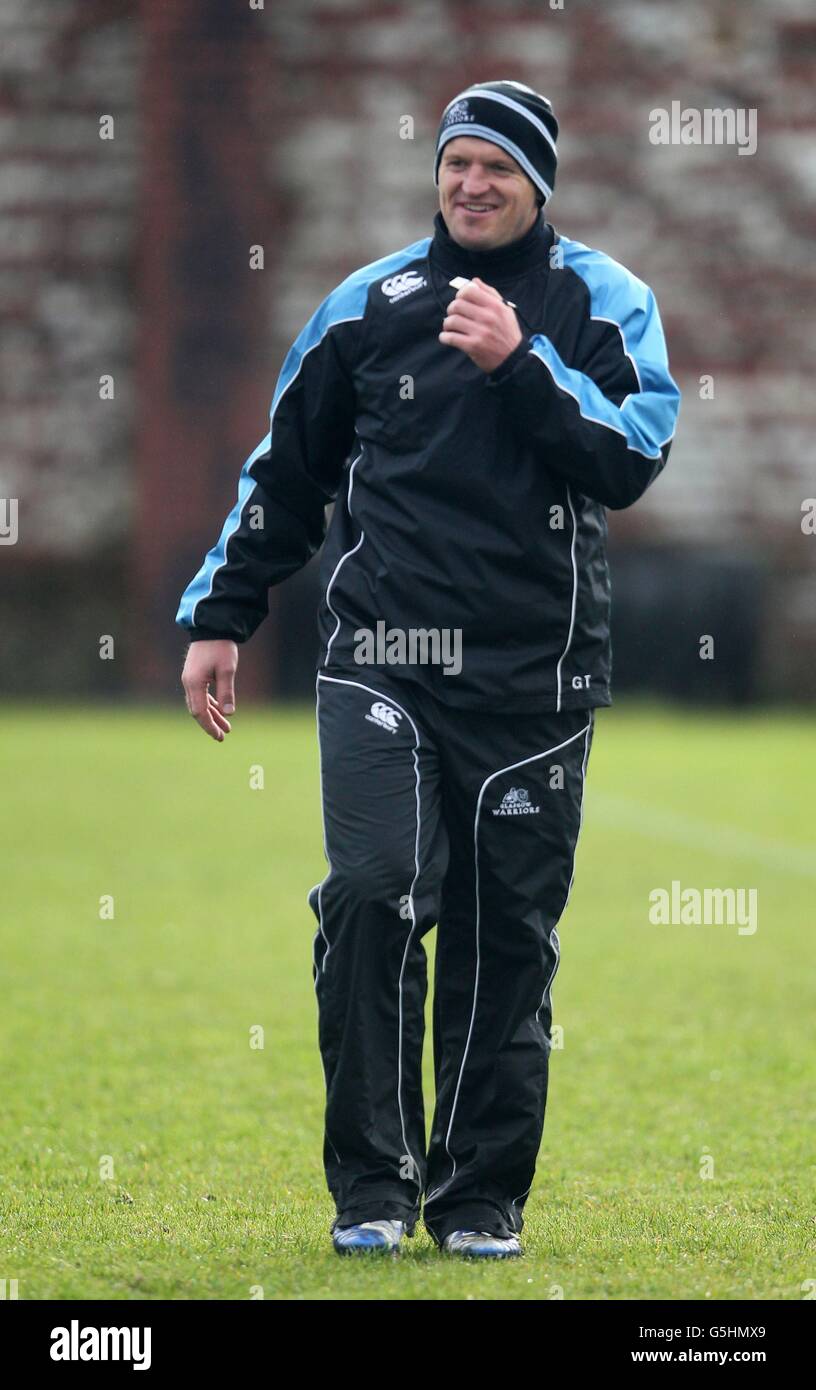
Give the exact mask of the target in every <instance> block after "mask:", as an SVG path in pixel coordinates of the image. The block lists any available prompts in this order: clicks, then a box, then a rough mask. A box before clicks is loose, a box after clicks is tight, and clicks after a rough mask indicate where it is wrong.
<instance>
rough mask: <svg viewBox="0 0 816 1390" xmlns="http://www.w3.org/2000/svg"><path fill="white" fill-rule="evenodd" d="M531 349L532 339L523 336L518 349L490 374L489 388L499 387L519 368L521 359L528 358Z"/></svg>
mask: <svg viewBox="0 0 816 1390" xmlns="http://www.w3.org/2000/svg"><path fill="white" fill-rule="evenodd" d="M531 347H532V343H531V342H530V339H529V338H528V337H527V335H526V334H522V339H521V342H520V343H519V345H518V347H514V348H513V351H512V352H511V353H510V355H509V357H505V359H504V361H503V362H500V363H499V365H498V367H496V368H495V370H494V371H492V372H488V376H487V384H488V386H498V384H499V382H500V381H504V379H505V377H507V376H509V375H510V373H511V372H512V371H513V368H514V367H516V366H518V363H519V362H520V361H521V359H522V358H523V357H526V356H527V353H528V352H529V351H530V348H531Z"/></svg>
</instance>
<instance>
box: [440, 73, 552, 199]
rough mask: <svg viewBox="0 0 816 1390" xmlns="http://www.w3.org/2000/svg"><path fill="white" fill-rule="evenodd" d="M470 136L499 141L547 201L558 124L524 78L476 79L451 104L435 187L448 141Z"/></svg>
mask: <svg viewBox="0 0 816 1390" xmlns="http://www.w3.org/2000/svg"><path fill="white" fill-rule="evenodd" d="M458 135H472V136H476V137H477V138H478V139H480V140H490V141H491V143H492V144H494V145H500V146H501V148H502V149H503V150H506V151H507V153H508V154H510V155H512V156H513V158H514V159H515V161H516V163H517V164H520V165H521V168H522V169H523V170H524V172H525V174H526V175H527V177H528V178H529V179H531V180H532V182H533V183H534V184H535V186H536V188H537V189H538V191H539V194H540V195H541V196H540V198H539V199H538V202H539V204H542V203H545V202H546V201H547V199H548V198H549V197H550V195H551V194H552V191H553V188H554V187H555V169H556V165H557V163H558V153H557V151H556V148H555V142H556V140H557V138H558V122H557V120H556V119H555V116H554V115H553V109H552V106H551V105H550V103H549V101H548V100H547V98H546V97H543V96H541V95H540V93H539V92H534V91H533V89H532V87H526V86H525V85H524V83H523V82H513V81H510V80H507V81H503V82H475V83H474V84H473V86H472V87H466V88H465V90H464V91H463V92H460V93H459V95H458V96H456V97H454V98H453V101H451V102H449V103H448V105H447V106H446V107H445V110H444V111H443V113H442V120H441V121H440V123H439V131H438V133H437V136H436V159H435V161H434V183H435V184H436V186H437V187H439V161H440V160H441V158H442V150H443V148H444V147H445V145H446V144H447V143H448V141H449V140H455V139H456V137H457V136H458Z"/></svg>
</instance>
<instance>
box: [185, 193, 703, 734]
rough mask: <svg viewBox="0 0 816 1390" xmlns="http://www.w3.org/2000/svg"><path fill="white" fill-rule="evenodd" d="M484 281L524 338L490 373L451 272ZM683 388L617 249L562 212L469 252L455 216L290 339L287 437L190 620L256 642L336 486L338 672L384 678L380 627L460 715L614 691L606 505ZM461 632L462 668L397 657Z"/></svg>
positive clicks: (323, 622) (360, 276)
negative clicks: (458, 325)
mask: <svg viewBox="0 0 816 1390" xmlns="http://www.w3.org/2000/svg"><path fill="white" fill-rule="evenodd" d="M474 275H479V276H480V277H481V278H482V279H483V280H484V281H485V282H486V283H488V284H490V285H493V286H495V288H496V289H498V290H499V292H500V293H501V294H502V295H503V297H504V298H505V299H508V300H511V301H512V302H513V304H514V306H515V307H516V311H517V317H518V320H519V324H520V326H521V329H522V333H523V335H524V336H523V338H522V342H521V343H520V345H519V346H518V348H517V349H516V350H515V351H514V352H513V353H512V354H511V356H510V357H509V358H507V359H506V360H505V361H504V362H503V363H502V364H501V366H500V367H499V368H498V369H497V370H496V371H494V372H493V373H491V374H489V375H488V374H486V373H485V372H483V371H482V370H481V369H480V368H479V367H477V366H475V364H474V363H473V362H471V360H470V359H469V358H468V357H467V356H465V354H464V353H462V352H461V351H460V350H459V349H458V348H454V347H450V346H445V345H444V344H442V343H440V342H439V340H438V334H439V332H440V331H441V326H442V319H443V317H444V314H445V311H446V308H447V306H448V304H449V303H450V301H451V300H452V299H453V297H454V295H455V293H456V291H455V289H453V288H452V287H451V286H450V284H449V281H450V280H451V279H453V278H454V277H455V276H465V277H467V278H472V277H473V276H474ZM679 399H680V393H679V391H678V389H677V386H676V385H675V383H674V381H673V380H672V378H671V376H670V374H669V369H668V361H667V355H666V345H665V340H664V337H663V330H662V326H661V322H660V316H659V313H658V309H657V305H656V303H655V299H654V295H653V294H652V291H651V290H650V289H649V288H648V286H647V285H645V284H644V283H643V282H642V281H641V280H638V279H637V278H636V277H635V276H634V275H632V274H631V273H630V272H629V271H627V270H626V269H625V268H624V267H623V266H621V265H620V264H618V262H616V261H613V260H612V259H611V258H610V257H608V256H606V255H604V254H603V252H600V251H594V250H591V249H590V248H588V247H586V246H584V245H582V244H581V243H580V242H575V241H571V240H570V239H569V238H567V237H564V236H561V235H560V234H558V233H556V232H555V230H554V228H553V227H552V226H551V225H550V224H549V223H547V222H545V221H544V220H543V218H542V219H540V220H539V221H537V222H536V223H535V224H534V226H533V227H532V229H531V230H530V231H529V232H528V233H527V234H526V235H525V236H523V237H521V238H520V239H519V240H518V241H515V242H513V243H511V244H509V245H507V246H505V247H501V248H499V249H498V250H495V251H486V252H472V251H468V250H466V249H464V248H463V247H461V246H460V245H459V244H458V243H457V242H455V241H454V240H453V239H452V238H451V237H450V235H449V233H448V230H447V227H446V225H445V222H444V220H443V218H442V215H441V213H437V214H436V217H435V220H434V235H433V237H425V238H423V239H422V240H421V241H417V242H414V243H413V244H412V245H410V246H407V247H405V248H404V249H403V250H401V251H397V252H396V253H395V254H394V255H391V256H386V257H384V258H383V259H382V260H378V261H375V262H373V263H372V264H371V265H367V266H364V267H363V268H362V269H360V270H357V271H355V272H354V273H353V274H352V275H350V276H348V278H347V279H346V280H344V281H343V282H342V283H341V284H340V285H338V287H337V288H336V289H335V290H333V291H332V293H331V294H330V295H329V296H328V297H327V298H326V299H325V300H324V301H323V303H322V304H321V305H320V307H319V308H318V309H317V311H316V312H315V314H314V315H313V316H312V318H311V319H310V320H309V322H308V323H307V324H306V327H305V328H304V329H303V331H302V332H301V333H300V335H299V336H298V338H297V339H296V341H295V342H294V343H293V345H292V347H291V348H290V350H289V352H288V354H287V356H286V360H285V361H284V364H283V368H282V370H281V373H280V377H279V379H278V383H277V387H276V390H275V395H274V399H273V402H272V408H271V412H270V431H269V433H268V434H267V435H266V437H265V438H264V439H263V440H262V441H261V443H260V444H259V445H258V447H257V448H256V449H255V450H254V451H253V453H252V454H251V455H250V456H249V458H248V459H247V461H246V463H245V465H244V468H243V471H242V473H241V477H240V482H239V489H238V500H237V502H236V505H235V507H234V508H233V510H232V512H231V513H230V515H229V516H228V517H227V520H226V522H225V524H224V528H223V531H222V533H221V536H220V539H219V541H218V542H217V544H216V545H215V546H214V547H213V549H212V550H211V551H210V552H209V554H208V555H207V556H206V559H205V561H204V564H203V566H202V568H201V570H200V571H199V573H198V574H197V575H196V576H195V578H194V579H193V580H192V581H191V582H190V584H189V585H188V587H187V589H186V590H185V592H184V594H183V596H182V599H181V604H180V606H179V610H178V614H177V618H176V621H177V622H178V623H179V625H180V626H181V627H182V628H184V629H185V630H186V632H187V633H188V635H189V637H190V638H191V639H192V640H198V639H203V638H208V637H230V638H232V639H233V640H234V641H236V642H243V641H246V639H247V638H248V637H250V636H251V635H252V633H253V632H254V631H255V629H256V627H257V626H258V624H259V623H260V622H261V621H262V619H263V618H264V617H265V616H266V614H267V611H268V594H267V590H268V587H269V585H271V584H276V583H279V582H280V581H281V580H283V579H285V578H286V577H287V576H288V575H290V574H292V573H293V572H294V571H295V570H297V569H299V568H300V566H302V565H304V564H305V563H306V561H307V560H308V559H309V558H310V557H311V556H312V555H313V554H314V553H315V552H316V551H317V549H318V548H319V547H320V545H321V544H322V542H323V540H324V536H326V523H325V508H326V505H327V503H329V502H331V501H332V500H334V499H336V502H335V507H334V511H333V514H332V517H331V523H330V525H329V528H328V535H327V536H326V539H325V545H324V548H323V554H322V558H321V580H322V591H323V598H322V600H321V603H320V607H319V615H318V621H319V631H320V638H321V647H320V654H319V665H320V668H321V669H325V670H326V671H332V670H342V671H345V672H349V671H354V672H356V673H357V674H358V677H359V678H360V679H362V680H365V681H366V682H367V683H369V684H370V683H372V682H373V683H374V684H375V685H376V680H374V676H375V674H376V664H374V665H370V664H367V665H366V664H359V658H360V653H361V652H363V653H364V652H365V651H366V647H365V645H364V644H363V633H364V631H369V632H371V633H376V632H377V631H378V627H377V625H378V623H379V624H380V628H379V633H380V638H381V640H380V643H379V649H378V650H376V649H375V648H374V647H372V646H371V645H369V646H368V648H367V651H368V656H369V657H371V655H372V652H373V653H374V656H375V663H376V661H377V660H379V661H380V662H381V663H382V664H383V665H386V666H387V668H388V670H389V671H390V672H391V673H392V674H393V675H395V676H400V675H406V676H409V677H411V678H412V679H414V680H417V679H419V680H421V681H423V682H424V683H426V684H427V686H428V687H429V688H430V689H431V691H432V692H433V693H434V694H435V695H437V696H438V697H439V698H441V699H443V700H445V701H447V702H448V703H449V704H451V705H458V706H461V707H470V708H486V709H496V710H519V711H523V710H553V711H558V710H566V709H577V708H583V707H586V706H590V705H606V704H609V703H610V693H609V679H610V644H609V607H610V586H609V572H608V567H607V561H606V544H605V543H606V515H605V511H604V508H605V507H611V508H621V507H628V506H630V505H631V504H632V503H633V502H636V501H637V499H638V498H639V497H640V495H641V493H643V492H644V490H645V489H646V488H647V487H648V486H649V484H650V483H651V482H652V481H653V480H654V478H656V477H657V475H658V473H659V472H660V471H661V469H662V468H663V466H664V465H665V463H666V460H667V458H668V454H669V448H670V441H671V439H672V436H673V434H674V429H675V421H676V417H677V411H678V406H679ZM443 629H445V630H447V631H448V634H449V637H448V641H449V643H450V645H449V647H448V649H447V650H448V652H449V653H450V652H451V651H453V650H454V646H455V636H454V635H453V634H455V633H456V632H457V630H458V631H459V632H460V633H461V670H459V671H458V672H457V673H453V669H452V668H453V662H452V661H449V663H448V664H449V666H450V667H451V670H450V673H448V674H446V667H445V665H444V664H433V661H429V662H428V664H424V662H423V657H422V655H420V653H422V652H423V650H424V653H425V658H426V659H427V657H428V654H429V653H433V651H434V650H435V649H434V647H433V645H432V643H431V639H430V637H428V638H427V639H426V643H425V647H424V648H423V645H422V639H421V638H420V639H418V643H417V644H415V645H414V648H413V652H414V656H415V658H416V660H417V664H412V665H402V664H395V665H392V664H390V662H389V660H388V655H389V652H390V653H391V654H392V659H393V657H394V656H397V657H398V656H399V655H400V652H401V651H402V653H403V654H404V653H405V652H406V651H409V650H410V648H409V647H408V646H407V645H406V646H403V647H402V648H400V644H399V642H398V641H397V642H396V643H393V642H392V641H391V638H392V634H393V633H394V630H400V631H401V632H403V633H406V634H408V633H410V632H412V631H413V632H417V631H418V632H420V633H421V632H423V631H425V632H426V634H432V633H433V632H436V633H440V634H441V632H442V630H443ZM383 633H385V636H386V639H387V641H386V645H384V644H383V641H382V635H383ZM305 640H306V639H305ZM406 640H407V639H406ZM429 643H430V645H429ZM438 650H442V648H439V649H438ZM355 653H357V657H355ZM361 673H367V674H365V675H364V674H361Z"/></svg>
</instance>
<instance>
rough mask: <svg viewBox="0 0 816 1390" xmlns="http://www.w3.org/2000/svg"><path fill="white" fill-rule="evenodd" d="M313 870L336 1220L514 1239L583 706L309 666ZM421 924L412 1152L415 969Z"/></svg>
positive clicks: (544, 1031)
mask: <svg viewBox="0 0 816 1390" xmlns="http://www.w3.org/2000/svg"><path fill="white" fill-rule="evenodd" d="M317 720H318V734H319V741H320V755H321V783H322V797H323V820H324V838H325V849H326V858H327V861H328V864H329V871H328V875H327V877H326V878H325V879H324V881H323V882H322V884H320V885H319V886H318V887H316V888H314V889H312V891H311V893H310V894H309V904H310V906H311V907H312V910H313V911H314V913H315V916H316V917H317V921H318V927H317V931H316V933H315V938H314V965H313V978H314V984H315V992H316V995H317V1002H318V1033H319V1043H320V1052H321V1057H322V1061H323V1069H324V1073H325V1082H326V1116H325V1136H324V1147H323V1155H324V1164H325V1171H326V1179H327V1182H328V1186H329V1190H330V1192H331V1194H332V1196H333V1197H334V1200H335V1204H336V1208H337V1215H336V1217H335V1221H334V1223H333V1227H334V1226H336V1225H349V1224H352V1223H354V1222H358V1221H367V1220H373V1219H376V1218H379V1217H389V1218H399V1219H402V1220H404V1221H405V1222H406V1223H407V1229H408V1231H409V1232H410V1233H413V1230H414V1226H415V1223H416V1221H417V1218H418V1217H419V1214H420V1209H421V1207H422V1206H423V1198H424V1208H423V1215H424V1221H425V1225H426V1227H427V1229H428V1231H429V1232H430V1234H431V1236H432V1237H433V1238H434V1239H435V1240H436V1241H437V1242H438V1243H440V1244H441V1242H442V1240H443V1239H444V1237H445V1236H446V1235H447V1234H448V1233H449V1232H450V1231H453V1230H457V1229H468V1230H480V1231H489V1232H491V1233H492V1234H494V1235H498V1236H507V1235H510V1234H512V1233H513V1232H518V1231H520V1230H521V1228H522V1224H523V1223H522V1211H523V1208H524V1204H525V1201H526V1198H527V1195H528V1193H529V1191H530V1187H531V1185H532V1182H533V1175H534V1172H535V1164H536V1157H537V1154H538V1149H539V1145H540V1142H541V1135H542V1130H543V1125H544V1111H545V1106H546V1099H547V1077H548V1062H549V1052H550V1047H551V1037H550V1029H551V1023H552V1013H551V1000H550V991H551V986H552V982H553V977H554V975H555V972H556V970H557V968H558V962H559V941H558V932H557V930H556V923H557V922H558V921H559V918H560V917H561V914H562V912H563V910H564V908H565V906H566V903H567V899H568V897H569V892H570V888H571V885H572V874H573V862H574V855H575V847H576V842H577V839H578V833H579V829H580V822H581V811H582V800H583V785H584V778H585V774H586V766H587V759H588V757H589V750H590V745H591V741H592V732H593V720H594V711H593V710H592V709H584V710H574V711H570V712H566V713H560V714H550V713H545V714H512V713H508V714H501V713H492V712H491V713H485V712H482V711H469V710H461V709H455V708H452V707H451V706H449V705H447V704H444V703H442V702H441V701H439V700H437V699H435V698H434V697H433V696H432V695H431V694H430V693H429V692H428V691H427V689H426V688H425V687H424V686H423V685H421V684H420V683H419V682H414V681H411V680H406V679H403V677H402V676H400V677H399V678H394V677H392V676H391V675H390V673H385V672H383V670H382V668H377V669H376V670H373V671H372V670H370V669H369V668H367V667H365V666H360V667H359V668H357V669H356V670H354V671H335V672H326V671H321V673H320V674H319V676H318V681H317ZM434 925H438V934H437V944H436V968H435V978H434V990H435V993H434V1012H433V1046H434V1071H435V1080H436V1109H435V1113H434V1117H433V1122H432V1125H431V1134H430V1141H429V1144H428V1146H427V1149H426V1142H425V1114H424V1107H423V1096H422V1077H421V1056H422V1044H423V1034H424V1007H423V1006H424V1002H425V996H426V990H427V975H426V956H425V950H424V947H423V945H422V937H423V936H424V935H425V933H426V932H428V931H429V930H430V929H431V928H432V927H433V926H434Z"/></svg>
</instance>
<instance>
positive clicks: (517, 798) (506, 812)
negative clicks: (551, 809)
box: [493, 787, 541, 816]
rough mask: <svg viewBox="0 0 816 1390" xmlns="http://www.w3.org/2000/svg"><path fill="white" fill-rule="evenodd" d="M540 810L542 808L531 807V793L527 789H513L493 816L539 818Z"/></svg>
mask: <svg viewBox="0 0 816 1390" xmlns="http://www.w3.org/2000/svg"><path fill="white" fill-rule="evenodd" d="M540 810H541V807H540V806H531V805H530V793H529V792H528V791H527V789H526V787H511V788H510V790H509V792H505V794H504V796H503V797H502V801H501V806H497V807H496V808H495V809H494V811H493V815H494V816H537V815H538V813H539V811H540Z"/></svg>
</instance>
